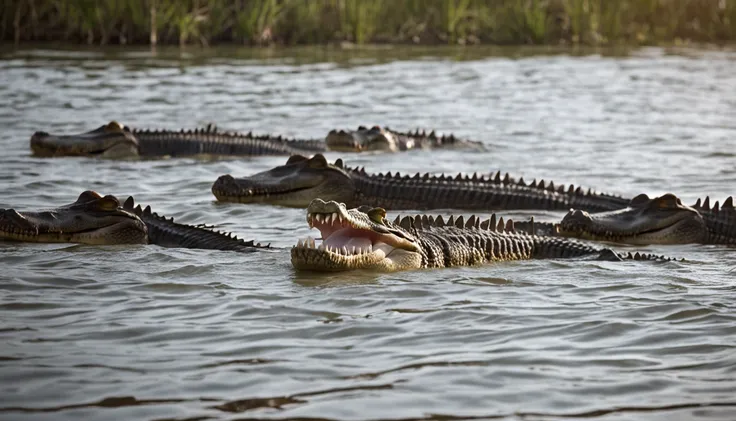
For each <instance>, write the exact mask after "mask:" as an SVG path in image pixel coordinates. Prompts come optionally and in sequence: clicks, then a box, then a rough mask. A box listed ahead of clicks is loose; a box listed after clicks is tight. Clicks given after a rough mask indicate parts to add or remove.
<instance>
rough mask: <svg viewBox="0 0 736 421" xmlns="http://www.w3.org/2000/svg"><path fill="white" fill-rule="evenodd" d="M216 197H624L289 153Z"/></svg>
mask: <svg viewBox="0 0 736 421" xmlns="http://www.w3.org/2000/svg"><path fill="white" fill-rule="evenodd" d="M212 193H213V194H214V195H215V197H217V200H219V201H223V202H240V203H268V204H272V205H281V206H293V207H306V206H308V205H309V203H310V202H311V201H312V199H315V198H321V199H323V200H334V201H337V202H344V203H346V204H347V205H348V206H350V207H355V206H360V205H369V206H379V207H383V208H386V209H392V210H403V209H468V210H506V209H542V210H568V209H570V208H579V209H584V210H588V211H592V212H595V211H605V210H614V209H620V208H623V207H625V206H626V205H627V204H628V203H629V200H628V199H624V198H622V197H618V196H613V195H610V194H604V193H597V192H593V191H591V190H588V191H587V192H586V191H583V189H581V188H580V187H577V188H576V187H575V186H572V185H570V186H569V187H567V188H566V187H565V186H563V185H560V186H559V187H555V185H554V183H552V182H550V183H545V182H544V180H541V181H539V182H536V180H535V181H532V182H531V183H529V184H527V183H525V182H524V180H523V179H519V180H518V181H517V180H515V179H512V178H511V177H510V176H509V175H508V173H507V174H506V175H505V176H504V177H502V176H501V172H500V171H499V172H497V173H496V174H495V176H489V177H484V176H478V174H473V176H469V175H466V176H463V175H460V174H458V175H457V176H455V177H451V176H445V175H439V176H430V175H429V174H424V175H420V174H418V173H417V174H415V175H413V176H411V177H410V176H409V175H404V176H402V175H401V174H399V173H396V174H391V173H387V174H385V175H384V174H368V173H366V172H365V169H362V168H361V169H355V168H348V167H345V166H344V164H343V161H342V160H341V159H338V160H337V161H335V163H334V164H329V163H328V162H327V160H326V159H325V157H324V156H323V155H322V154H316V155H314V156H313V157H311V158H306V157H304V156H302V155H292V156H291V157H289V159H288V160H287V162H286V164H285V165H281V166H278V167H275V168H273V169H271V170H268V171H264V172H261V173H257V174H254V175H251V176H248V177H241V178H234V177H233V176H231V175H229V174H228V175H224V176H221V177H219V178H218V179H217V181H215V183H214V184H213V185H212Z"/></svg>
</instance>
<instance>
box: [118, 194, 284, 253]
mask: <svg viewBox="0 0 736 421" xmlns="http://www.w3.org/2000/svg"><path fill="white" fill-rule="evenodd" d="M123 209H125V210H127V211H129V212H133V213H135V214H136V215H138V217H139V218H141V220H142V221H143V222H144V223H145V224H146V227H147V228H148V242H149V244H156V245H159V246H162V247H182V248H192V249H210V250H223V251H237V252H242V253H250V252H254V251H257V250H259V249H267V248H270V244H269V245H265V246H264V245H261V244H260V243H255V242H254V241H253V240H250V241H244V240H242V239H240V238H238V237H237V236H234V235H233V234H232V233H229V232H220V231H214V230H213V229H212V227H211V226H206V225H196V226H195V225H186V224H180V223H178V222H174V218H169V219H166V218H165V217H163V216H160V215H158V214H157V213H155V212H152V211H151V207H150V206H146V208H145V209H143V208H141V205H137V206H136V205H135V203H134V199H133V197H132V196H131V197H128V199H127V200H126V201H125V203H124V204H123Z"/></svg>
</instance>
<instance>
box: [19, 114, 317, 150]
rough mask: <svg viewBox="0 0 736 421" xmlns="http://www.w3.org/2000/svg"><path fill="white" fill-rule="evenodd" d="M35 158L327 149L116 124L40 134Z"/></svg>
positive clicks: (209, 130)
mask: <svg viewBox="0 0 736 421" xmlns="http://www.w3.org/2000/svg"><path fill="white" fill-rule="evenodd" d="M31 150H32V151H33V153H34V155H36V156H42V157H53V156H96V157H101V158H130V157H139V156H140V157H157V156H172V157H180V156H194V155H212V156H256V155H291V154H294V153H306V152H320V151H324V150H325V145H324V141H322V140H296V139H287V138H284V137H281V136H270V135H254V134H253V133H247V134H243V133H237V132H222V131H219V130H217V128H216V127H214V126H212V125H208V126H207V127H205V128H202V129H196V130H186V131H185V130H180V131H175V130H138V129H132V130H131V129H130V128H129V127H127V126H123V125H121V124H120V123H118V122H116V121H112V122H110V123H108V124H107V125H104V126H101V127H99V128H97V129H95V130H92V131H89V132H86V133H81V134H75V135H66V136H61V135H52V134H49V133H46V132H36V133H34V134H33V136H31Z"/></svg>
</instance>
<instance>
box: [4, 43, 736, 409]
mask: <svg viewBox="0 0 736 421" xmlns="http://www.w3.org/2000/svg"><path fill="white" fill-rule="evenodd" d="M0 80H2V83H0V96H1V97H2V98H4V99H5V101H4V103H3V105H2V113H0V125H2V127H3V128H4V132H3V136H2V140H1V141H0V142H2V150H3V151H5V152H4V154H3V156H2V157H0V207H10V206H12V207H16V208H21V209H29V208H38V207H51V206H56V205H59V204H63V203H69V202H71V201H73V200H74V199H75V198H76V197H77V195H78V194H79V193H80V192H81V191H82V190H85V189H94V190H97V191H99V192H101V193H103V194H115V195H118V196H123V197H125V196H127V195H134V196H135V198H136V200H137V201H138V202H140V203H143V204H151V205H152V206H153V208H154V210H155V211H158V212H160V213H163V214H166V215H168V216H173V217H175V218H177V219H179V220H181V221H183V222H186V223H194V224H197V223H208V224H215V225H217V226H218V228H222V229H226V230H231V231H234V232H236V233H237V234H238V235H239V236H241V237H245V238H254V239H256V240H257V241H260V242H262V243H268V242H271V243H272V245H273V246H276V247H279V248H280V249H279V250H276V251H274V252H265V253H253V254H250V255H246V256H244V255H240V254H237V253H229V252H216V251H211V250H176V249H161V248H158V247H156V246H106V247H89V246H80V245H67V244H53V245H33V244H0V289H1V290H2V296H1V298H0V310H2V323H1V324H0V338H1V339H2V345H0V376H2V379H3V381H2V386H0V417H2V418H7V419H54V420H57V419H62V418H64V419H80V418H84V419H130V418H132V419H151V420H153V419H182V420H183V419H220V418H226V419H230V418H229V417H249V418H279V419H286V418H298V417H311V418H321V419H325V418H326V419H382V418H384V419H385V418H389V419H418V418H422V419H438V420H439V419H459V418H462V419H474V418H479V419H480V418H483V419H488V418H508V419H511V418H528V419H549V418H560V419H566V418H594V417H605V418H606V419H622V420H623V419H632V418H636V419H639V418H647V419H654V418H656V419H665V418H667V417H675V418H677V419H707V418H711V419H731V418H732V417H733V414H734V413H736V401H734V398H733V391H734V390H736V380H734V379H736V373H735V372H734V367H736V353H735V352H734V344H735V343H736V340H735V339H736V330H734V327H733V326H734V325H735V324H734V321H735V319H736V317H735V316H734V314H736V313H735V312H734V310H735V309H736V307H735V305H734V302H736V299H735V298H736V287H734V273H736V266H734V264H733V261H734V257H735V256H736V255H735V254H734V250H733V249H731V248H727V247H718V246H696V245H685V246H675V247H648V248H647V247H644V249H645V250H647V251H649V252H655V253H660V254H668V255H673V256H678V257H684V258H686V259H687V260H686V261H685V262H662V263H641V262H622V263H617V262H597V261H529V262H511V263H503V264H496V265H492V266H486V267H481V268H458V269H448V270H438V271H414V272H402V273H396V274H377V273H371V272H355V273H349V274H307V273H296V272H294V270H293V269H292V267H291V265H290V263H289V250H288V247H290V246H291V245H293V244H295V242H296V239H297V237H301V236H306V235H307V234H308V233H309V229H308V227H307V226H306V223H305V220H304V212H303V210H299V209H288V208H274V207H268V206H263V205H242V204H221V203H215V202H214V197H213V196H212V194H211V193H210V191H209V189H210V186H211V184H212V182H214V180H215V179H216V178H217V177H218V176H219V175H222V174H227V173H230V174H233V175H245V174H249V173H253V172H257V171H262V170H266V169H268V168H270V167H272V166H275V165H279V164H282V163H283V162H284V161H285V158H284V157H266V158H250V159H241V158H238V159H222V160H197V159H171V160H130V161H102V160H95V159H84V158H64V159H38V158H34V157H31V156H30V153H29V152H30V151H29V147H28V139H29V137H30V134H31V133H33V132H34V131H36V130H45V131H50V132H56V131H59V132H78V131H83V130H89V129H91V128H94V127H97V126H99V125H100V124H103V123H105V122H107V121H109V120H112V119H115V120H118V121H120V122H122V123H124V124H129V125H132V126H138V127H149V128H157V127H160V128H193V127H194V126H195V125H198V124H206V123H208V122H215V123H217V124H218V125H219V126H220V127H222V128H226V129H234V130H244V131H248V130H254V131H260V132H275V133H279V134H284V135H289V136H298V137H303V138H310V137H320V136H324V135H325V134H326V133H327V132H328V131H329V130H330V129H332V128H347V127H354V126H357V125H359V124H363V125H373V124H383V125H388V126H390V127H395V128H397V129H413V128H416V127H426V128H436V129H439V130H441V131H444V132H453V133H455V134H457V135H460V136H465V137H469V138H473V139H478V140H482V141H483V142H485V143H486V144H487V145H488V151H487V152H485V153H474V154H468V153H463V152H460V151H439V152H429V151H417V152H412V153H407V154H401V155H398V154H397V155H371V154H365V155H342V156H341V155H340V154H336V153H330V154H328V158H329V159H331V160H334V159H336V158H338V157H342V158H343V159H345V161H346V163H347V164H348V165H351V166H356V165H359V166H365V167H366V169H367V170H368V171H375V172H378V171H384V172H385V171H392V172H395V171H401V172H402V173H406V172H416V171H422V172H425V171H431V172H438V173H439V172H450V173H452V172H456V171H466V172H474V171H483V172H489V171H496V170H499V169H501V170H504V171H509V172H511V173H512V174H513V175H517V176H524V177H525V178H526V179H533V178H538V179H539V178H544V179H545V180H550V179H551V180H554V181H555V183H556V184H558V183H575V184H581V185H583V186H590V187H594V188H597V189H599V190H605V191H611V192H614V193H618V194H623V195H626V196H634V195H636V194H638V193H641V192H647V193H649V194H650V195H651V194H661V193H665V192H673V193H676V194H678V195H680V196H681V197H682V198H683V199H684V201H685V202H686V203H692V202H694V201H695V199H696V198H698V197H702V196H704V195H706V194H708V195H710V196H711V198H712V199H720V200H723V199H725V198H726V197H727V196H729V195H733V194H734V193H736V191H734V185H735V183H734V182H735V181H736V171H735V170H734V152H733V151H734V150H736V140H735V139H736V123H734V118H733V117H734V115H736V100H735V99H734V96H733V94H732V92H736V54H735V53H734V52H732V51H728V50H714V51H702V50H701V51H698V50H661V49H643V50H634V51H591V50H579V51H575V52H572V53H571V52H569V51H567V52H561V51H555V50H551V49H549V48H543V49H535V50H532V49H485V48H477V49H474V48H471V49H458V48H429V49H428V48H416V49H415V48H412V49H406V48H393V47H385V48H384V47H378V48H373V49H362V48H361V49H355V50H340V49H335V48H316V49H296V50H285V49H262V50H250V49H242V50H233V49H227V48H216V49H209V50H199V49H190V50H186V51H185V52H183V53H182V52H180V51H179V50H174V49H160V50H158V51H157V52H156V54H155V55H154V54H152V53H151V52H150V51H147V50H132V49H131V50H121V49H110V50H98V49H89V50H72V51H70V50H50V49H36V50H23V51H9V50H7V51H4V52H3V53H2V61H0ZM508 215H511V216H514V217H527V216H528V215H529V212H508ZM560 216H561V215H560V214H559V213H555V212H540V213H537V217H538V218H539V219H542V220H552V219H555V218H559V217H560ZM640 248H641V247H640ZM620 249H624V250H626V249H628V248H627V247H624V246H622V247H620ZM431 414H435V415H431Z"/></svg>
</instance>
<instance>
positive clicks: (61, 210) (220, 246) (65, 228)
mask: <svg viewBox="0 0 736 421" xmlns="http://www.w3.org/2000/svg"><path fill="white" fill-rule="evenodd" d="M0 241H20V242H33V243H80V244H95V245H103V244H104V245H109V244H157V245H160V246H164V247H181V248H194V249H214V250H230V251H238V252H253V251H256V250H259V249H263V248H269V246H263V245H261V244H256V243H255V242H253V241H243V240H241V239H239V238H237V237H235V236H233V235H232V234H229V233H224V232H218V231H214V230H212V229H211V228H210V227H206V226H202V225H200V226H192V225H185V224H180V223H177V222H174V220H173V219H172V218H169V219H166V218H164V217H162V216H159V215H158V214H156V213H154V212H152V211H151V208H150V207H149V206H147V207H146V208H145V209H143V208H141V206H140V205H138V206H135V203H134V199H133V198H132V197H129V198H128V199H127V200H126V201H125V203H124V204H123V205H121V204H120V202H119V201H118V199H117V198H116V197H115V196H112V195H108V196H104V197H103V196H101V195H100V194H98V193H97V192H94V191H85V192H83V193H82V194H80V195H79V198H78V199H77V200H76V201H75V202H74V203H72V204H69V205H64V206H60V207H58V208H55V209H51V210H48V211H40V212H25V211H21V212H18V211H16V210H14V209H0Z"/></svg>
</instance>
